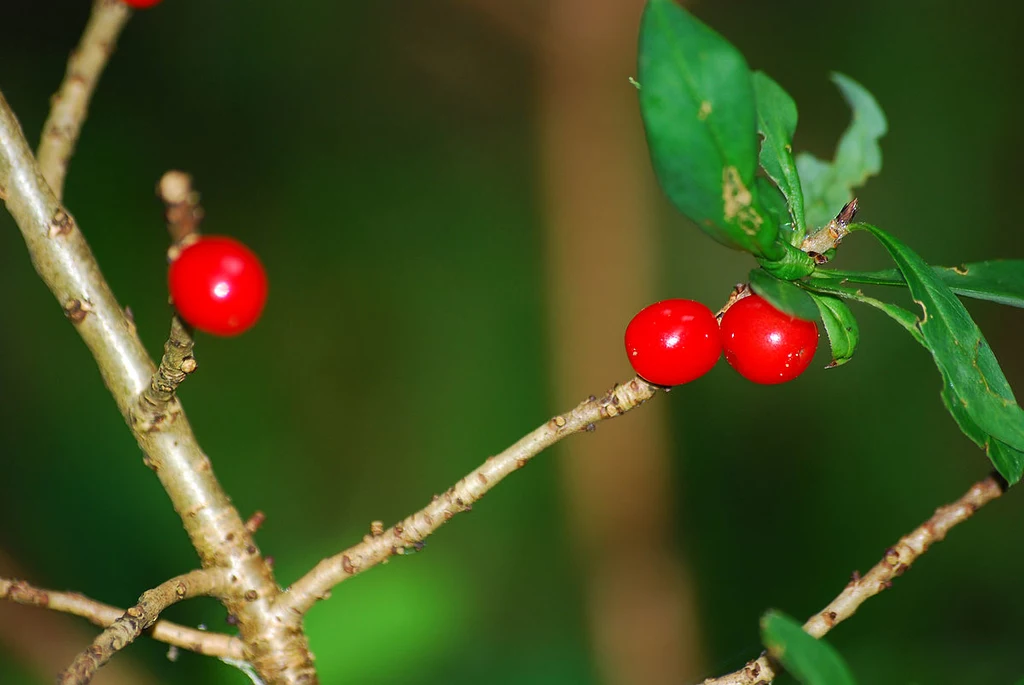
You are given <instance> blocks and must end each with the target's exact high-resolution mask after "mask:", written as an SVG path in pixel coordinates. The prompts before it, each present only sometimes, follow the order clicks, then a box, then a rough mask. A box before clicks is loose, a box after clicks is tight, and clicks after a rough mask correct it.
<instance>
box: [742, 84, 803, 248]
mask: <svg viewBox="0 0 1024 685" xmlns="http://www.w3.org/2000/svg"><path fill="white" fill-rule="evenodd" d="M754 100H755V102H756V104H757V132H758V133H760V134H761V135H762V136H763V140H762V141H761V153H760V155H759V157H758V160H759V161H760V163H761V167H762V168H764V171H765V173H766V174H768V177H769V178H771V179H772V181H774V182H775V185H776V186H778V188H779V190H781V191H782V194H783V195H784V196H785V197H786V202H787V203H788V205H789V212H790V221H791V223H792V224H793V232H792V236H793V241H792V242H793V244H794V245H799V244H800V241H802V240H803V238H804V231H805V230H806V226H805V224H804V191H803V188H802V187H801V186H800V175H799V174H798V173H797V170H796V161H795V160H794V159H793V134H794V133H795V132H796V122H797V113H796V103H795V102H793V98H791V97H790V96H789V93H787V92H786V91H785V90H783V88H782V86H780V85H779V84H778V83H776V82H775V81H773V80H772V79H771V77H769V76H768V75H767V74H765V73H764V72H762V71H755V72H754Z"/></svg>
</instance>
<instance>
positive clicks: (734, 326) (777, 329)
mask: <svg viewBox="0 0 1024 685" xmlns="http://www.w3.org/2000/svg"><path fill="white" fill-rule="evenodd" d="M722 347H723V349H724V351H725V360H726V361H727V362H729V365H730V366H732V368H734V369H736V370H737V371H739V373H740V375H741V376H743V377H744V378H746V379H747V380H749V381H753V382H754V383H762V384H764V385H774V384H776V383H786V382H788V381H791V380H793V379H794V378H796V377H797V376H799V375H800V374H802V373H803V372H804V371H805V370H806V369H807V367H808V365H810V363H811V359H812V358H813V357H814V351H815V350H816V349H818V325H817V324H816V323H814V322H813V321H807V320H805V319H798V318H796V317H794V316H790V315H789V314H786V313H784V312H780V311H779V310H778V309H776V308H775V307H773V306H771V305H770V304H768V301H767V300H765V299H764V298H763V297H761V296H759V295H749V296H747V297H744V298H743V299H742V300H739V301H738V302H736V303H735V304H733V305H732V306H731V307H729V309H728V310H727V311H726V312H725V314H724V315H723V316H722Z"/></svg>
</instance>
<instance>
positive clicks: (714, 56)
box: [640, 0, 1024, 483]
mask: <svg viewBox="0 0 1024 685" xmlns="http://www.w3.org/2000/svg"><path fill="white" fill-rule="evenodd" d="M640 77H641V83H642V85H643V89H642V90H641V95H640V106H641V112H642V114H643V118H644V124H645V127H646V130H647V139H648V144H649V146H650V149H651V157H652V159H653V161H654V167H655V171H656V173H657V175H658V179H659V181H660V182H661V185H662V187H663V188H664V189H665V192H666V193H667V194H668V196H669V198H670V199H671V200H672V201H673V202H674V203H675V205H676V206H677V207H678V208H679V209H680V210H682V211H683V212H684V213H685V214H688V215H689V216H690V217H691V218H692V219H694V220H695V221H696V222H697V224H698V225H699V226H700V227H701V228H702V229H703V230H704V231H706V232H707V233H709V234H711V235H712V236H713V237H715V238H716V239H717V240H719V241H720V242H722V243H724V244H726V245H729V246H731V247H735V248H739V249H744V250H747V251H749V252H751V253H752V254H753V255H754V257H755V258H756V259H757V261H758V263H759V265H760V266H761V268H760V269H754V270H753V271H751V272H750V286H751V288H752V289H753V290H754V292H756V293H758V294H759V295H761V296H762V297H764V298H765V299H767V300H768V301H769V302H770V303H771V304H772V305H773V306H775V307H776V308H778V309H780V310H782V311H784V312H787V313H789V314H791V315H794V316H798V317H800V318H803V319H811V320H813V319H817V318H820V319H821V321H822V324H823V325H824V327H825V331H826V333H827V334H828V338H829V344H830V346H831V349H832V357H833V359H832V363H831V365H830V366H840V365H842V364H845V363H846V362H847V361H849V360H850V359H851V357H852V355H853V353H854V350H855V349H856V347H857V343H858V341H859V328H858V326H857V322H856V320H855V319H854V317H853V314H852V312H851V311H850V309H849V307H848V306H847V305H846V304H845V303H844V302H843V300H856V301H858V302H862V303H864V304H867V305H869V306H871V307H875V308H877V309H879V310H880V311H882V312H884V313H885V314H886V315H888V316H889V317H890V318H892V319H893V320H894V321H896V322H897V323H899V324H900V325H901V326H902V327H903V328H904V329H905V330H906V331H908V332H909V333H910V334H911V335H912V336H913V337H914V339H915V340H917V341H918V342H919V343H920V344H921V345H923V346H924V347H925V348H926V349H927V350H929V351H930V352H931V354H932V356H933V358H934V360H935V363H936V366H937V367H938V369H939V373H940V374H941V376H942V379H943V391H942V398H943V401H944V403H945V405H946V407H947V409H948V410H949V412H950V414H951V415H952V416H953V418H954V419H955V420H956V422H957V424H958V425H959V426H960V429H961V431H963V433H964V434H965V435H967V436H968V437H970V438H971V440H973V441H974V442H975V443H977V444H978V445H979V446H981V447H982V448H983V449H985V450H986V452H987V453H988V455H989V458H990V459H991V461H992V463H993V464H994V465H995V467H996V469H998V471H999V472H1000V473H1001V474H1002V475H1003V477H1004V478H1006V479H1007V481H1009V482H1010V483H1014V482H1016V481H1018V480H1019V479H1020V478H1021V476H1022V473H1024V411H1022V410H1021V408H1020V407H1019V406H1018V405H1017V402H1016V400H1015V399H1014V396H1013V392H1012V390H1011V389H1010V386H1009V383H1007V381H1006V378H1005V376H1004V375H1003V373H1002V370H1001V369H1000V368H999V364H998V362H997V361H996V359H995V356H994V355H993V353H992V350H991V349H990V348H989V346H988V343H986V342H985V339H984V337H983V336H982V335H981V331H980V330H979V329H978V327H977V325H976V324H975V323H974V321H973V320H972V319H971V317H970V315H969V314H968V313H967V310H966V309H965V308H964V307H963V305H962V304H961V303H960V301H959V300H958V299H957V297H956V294H960V295H964V296H968V297H976V298H981V299H987V300H992V301H995V302H999V303H1002V304H1009V305H1013V306H1018V307H1021V306H1024V260H1005V261H991V262H980V263H977V264H970V265H966V266H963V267H959V268H940V267H930V266H928V265H927V264H925V262H924V261H923V260H921V258H920V257H918V256H917V255H916V254H915V253H914V252H913V251H911V250H910V249H909V248H907V247H906V246H905V245H903V244H902V243H900V242H898V241H896V240H895V239H893V238H892V237H891V236H889V235H888V234H886V233H884V232H882V231H881V230H879V229H877V228H875V227H873V226H867V225H860V226H859V227H860V228H861V229H863V230H868V231H870V232H871V233H873V234H874V235H875V237H876V238H878V239H879V240H880V241H881V242H882V244H883V245H884V246H885V247H886V249H887V250H888V251H889V253H890V255H891V256H892V258H893V259H894V260H895V261H896V264H897V266H898V268H897V269H895V270H888V271H876V272H850V271H829V270H824V271H822V270H818V268H817V266H818V265H817V263H816V262H815V261H814V259H813V258H812V257H811V256H810V255H808V254H806V253H804V252H803V251H802V250H801V249H799V246H800V245H802V242H803V238H804V236H805V235H806V233H807V232H809V231H811V230H813V229H815V228H817V227H821V226H824V225H826V224H827V223H828V222H829V221H831V220H832V219H833V218H834V217H835V216H836V214H837V212H839V210H840V209H841V208H842V207H843V206H844V205H845V204H846V203H848V202H849V201H850V200H852V199H853V190H854V189H855V188H857V187H859V186H861V185H863V183H864V182H865V181H866V180H867V179H868V178H869V177H870V176H872V175H875V174H877V173H878V172H879V171H880V170H881V168H882V151H881V148H880V146H879V143H878V141H879V139H880V138H881V137H882V136H884V135H885V133H886V131H887V127H888V124H887V123H886V118H885V114H884V113H883V112H882V110H881V108H880V107H879V106H878V103H877V102H876V101H875V99H874V97H872V95H871V94H870V93H869V92H868V91H867V90H866V89H865V88H864V87H863V86H861V85H860V84H859V83H857V82H856V81H854V80H853V79H851V78H849V77H847V76H843V75H842V74H838V73H834V74H832V80H833V82H834V83H835V84H836V86H837V87H838V88H839V90H840V92H841V93H842V95H843V97H844V98H845V99H846V101H847V103H848V104H849V105H850V108H851V109H852V112H853V114H852V120H851V122H850V125H849V126H848V127H847V129H846V131H845V132H844V133H843V135H842V136H841V137H840V139H839V144H838V146H837V148H836V153H835V156H834V158H833V159H832V160H831V161H823V160H820V159H818V158H816V157H814V156H812V155H810V154H807V153H801V154H799V155H797V156H796V157H794V155H793V145H792V141H793V136H794V134H795V132H796V125H797V120H798V115H797V108H796V105H795V103H794V102H793V99H792V98H791V97H790V96H789V95H788V94H787V93H786V91H785V90H784V89H783V88H782V87H781V86H780V85H779V84H778V83H776V82H775V81H773V80H772V79H771V78H770V77H769V76H767V75H766V74H764V73H761V72H755V73H751V72H750V71H749V70H748V68H747V65H746V62H745V61H744V59H743V57H742V55H740V54H739V52H738V51H737V50H736V49H735V48H734V47H733V46H732V45H730V44H729V43H728V41H726V40H725V39H724V38H722V37H721V36H719V35H718V34H717V33H715V32H714V31H712V30H711V29H710V28H708V27H706V26H705V25H704V24H702V23H700V22H699V21H697V20H696V19H695V18H693V17H692V16H690V15H689V14H688V13H687V12H686V11H685V10H683V9H682V8H681V7H679V6H678V5H677V4H675V3H674V2H672V0H649V1H648V4H647V8H646V10H645V11H644V16H643V20H642V24H641V35H640ZM755 130H756V134H760V137H761V145H760V150H759V152H758V151H757V146H756V137H757V136H756V134H754V135H752V133H753V132H754V131H755ZM758 164H759V165H760V167H761V168H762V169H763V170H764V176H758V177H756V178H755V177H754V174H755V171H756V168H757V166H758ZM829 252H834V249H833V250H830V251H829ZM851 283H853V284H856V283H865V284H877V285H892V286H906V287H908V288H909V289H910V293H911V295H912V296H913V297H914V299H915V301H916V302H918V304H919V305H920V306H921V308H922V313H921V315H920V316H918V315H916V314H915V313H914V312H911V311H908V310H907V309H905V308H903V307H899V306H896V305H893V304H890V303H887V302H884V301H882V300H878V299H876V298H873V297H868V296H867V295H865V294H864V293H863V292H862V291H861V290H860V289H858V288H856V287H852V286H851V285H850V284H851Z"/></svg>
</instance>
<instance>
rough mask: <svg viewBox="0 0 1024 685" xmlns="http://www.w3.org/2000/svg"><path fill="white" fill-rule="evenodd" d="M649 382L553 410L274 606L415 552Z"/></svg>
mask: <svg viewBox="0 0 1024 685" xmlns="http://www.w3.org/2000/svg"><path fill="white" fill-rule="evenodd" d="M656 392H657V389H656V388H655V386H652V385H649V384H648V383H646V382H645V381H643V380H641V379H640V378H634V379H632V380H630V381H628V382H626V383H621V384H619V385H616V386H615V387H614V388H612V389H611V390H609V391H608V392H607V393H605V395H604V396H602V397H600V398H597V397H593V396H591V397H590V398H588V399H587V400H585V401H584V402H582V403H581V404H580V405H579V406H577V407H576V408H575V409H573V410H572V411H568V412H566V413H564V414H559V415H558V416H555V417H554V418H552V419H550V420H549V421H548V422H547V423H545V424H544V425H542V426H540V427H539V428H537V429H536V430H534V431H533V432H532V433H529V434H528V435H526V436H524V437H523V438H522V439H520V440H519V442H517V443H515V444H514V445H512V446H511V447H509V448H508V449H506V450H505V451H504V452H502V453H500V454H497V455H495V456H493V457H490V458H488V459H487V461H485V462H484V463H483V464H482V465H480V466H479V467H477V468H476V469H475V470H473V471H472V472H470V473H469V474H468V475H467V476H466V477H465V478H463V479H462V480H460V481H459V482H458V483H456V484H455V485H453V486H452V487H450V488H448V490H447V491H446V492H445V493H444V494H443V495H440V496H435V497H434V499H433V500H432V501H431V502H430V504H428V505H427V506H426V507H424V508H423V509H421V510H420V511H418V512H416V513H415V514H412V515H411V516H409V517H407V518H406V519H404V520H403V521H401V522H400V523H397V524H395V525H394V526H392V527H391V528H389V529H387V530H384V528H383V526H382V525H380V524H379V523H375V524H374V525H373V526H371V529H370V534H369V535H368V536H366V537H365V538H364V539H363V541H362V542H361V543H359V544H357V545H355V546H353V547H350V548H348V549H346V550H345V551H343V552H341V553H339V554H336V555H334V556H332V557H329V558H327V559H324V560H323V561H321V562H320V563H319V564H317V565H316V566H315V567H314V568H313V570H311V571H310V572H309V573H307V574H306V575H305V576H303V577H302V578H300V579H299V580H298V581H296V582H295V584H294V585H292V587H291V589H290V590H289V591H288V592H287V593H286V594H284V595H282V597H281V600H280V601H279V604H280V605H281V611H282V612H283V617H284V618H285V619H291V620H296V619H295V617H298V616H301V615H303V614H305V613H306V612H307V611H308V610H309V609H310V607H312V606H313V605H314V604H315V603H316V602H317V601H319V600H321V599H325V598H326V597H327V596H328V595H329V594H330V590H331V588H333V587H334V586H335V585H337V584H338V583H341V582H342V581H345V580H348V579H349V578H351V577H352V576H354V575H356V574H359V573H362V572H363V571H365V570H367V569H368V568H372V567H373V566H376V565H377V564H379V563H381V562H382V561H384V560H386V559H388V558H389V557H391V556H393V555H396V554H404V553H405V551H406V550H417V549H419V548H420V547H421V546H422V542H423V540H424V539H426V537H427V536H429V535H430V534H431V533H433V532H434V531H436V530H437V529H438V528H440V527H441V526H442V525H444V524H445V523H446V522H448V521H449V520H450V519H451V518H452V517H453V516H455V515H456V514H459V513H461V512H464V511H469V510H470V509H472V508H473V503H474V502H476V501H477V500H478V499H480V498H481V497H483V496H484V495H485V494H486V493H487V492H488V491H489V490H490V489H491V488H493V487H494V486H495V485H497V484H498V483H499V482H501V481H502V480H503V479H504V478H505V477H506V476H508V475H509V474H510V473H512V472H514V471H517V470H518V469H521V468H522V467H524V466H526V464H527V463H528V462H529V461H530V459H532V458H533V457H535V456H536V455H537V454H539V453H540V452H542V451H544V450H545V449H547V448H548V447H550V446H551V445H553V444H555V443H556V442H558V441H559V440H561V439H562V438H564V437H566V436H569V435H572V434H574V433H579V432H581V431H590V430H593V429H594V427H595V424H597V423H598V422H600V421H604V420H606V419H612V418H615V417H616V416H621V415H623V414H625V413H626V412H628V411H630V410H632V409H634V408H636V407H638V406H640V405H641V404H643V403H644V402H645V401H647V400H649V399H651V398H652V397H654V394H655V393H656Z"/></svg>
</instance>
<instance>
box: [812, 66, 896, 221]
mask: <svg viewBox="0 0 1024 685" xmlns="http://www.w3.org/2000/svg"><path fill="white" fill-rule="evenodd" d="M832 81H833V83H835V84H836V85H837V86H838V87H839V90H840V91H842V93H843V97H844V98H845V99H846V102H847V103H849V105H850V107H851V109H852V110H853V120H852V121H851V122H850V125H849V127H847V129H846V131H845V132H844V133H843V135H842V137H841V138H840V139H839V146H838V148H837V149H836V155H835V159H833V160H832V162H824V161H822V160H820V159H818V158H816V157H814V156H813V155H810V154H808V153H806V152H804V153H800V154H799V155H797V157H796V167H797V170H798V171H799V174H800V180H801V181H802V182H803V190H804V206H805V211H806V218H807V225H808V229H810V228H814V227H818V228H820V227H821V226H824V225H825V224H827V223H828V222H829V221H831V220H832V219H833V218H834V217H835V215H836V213H837V212H838V211H839V210H840V209H842V208H843V205H845V204H846V203H847V202H849V201H850V200H852V199H853V189H854V188H859V187H860V186H862V185H864V183H865V181H867V180H868V177H870V176H874V175H875V174H877V173H878V172H879V171H881V170H882V148H881V147H879V145H878V139H879V138H881V137H882V136H884V135H885V133H886V131H887V130H888V124H887V123H886V121H885V114H884V113H883V112H882V108H881V107H879V106H878V103H877V102H876V101H875V98H874V97H872V95H871V93H869V92H868V91H867V90H866V89H865V88H864V87H863V86H862V85H860V84H859V83H857V82H856V81H854V80H853V79H851V78H850V77H848V76H843V75H842V74H838V73H834V74H832Z"/></svg>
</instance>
